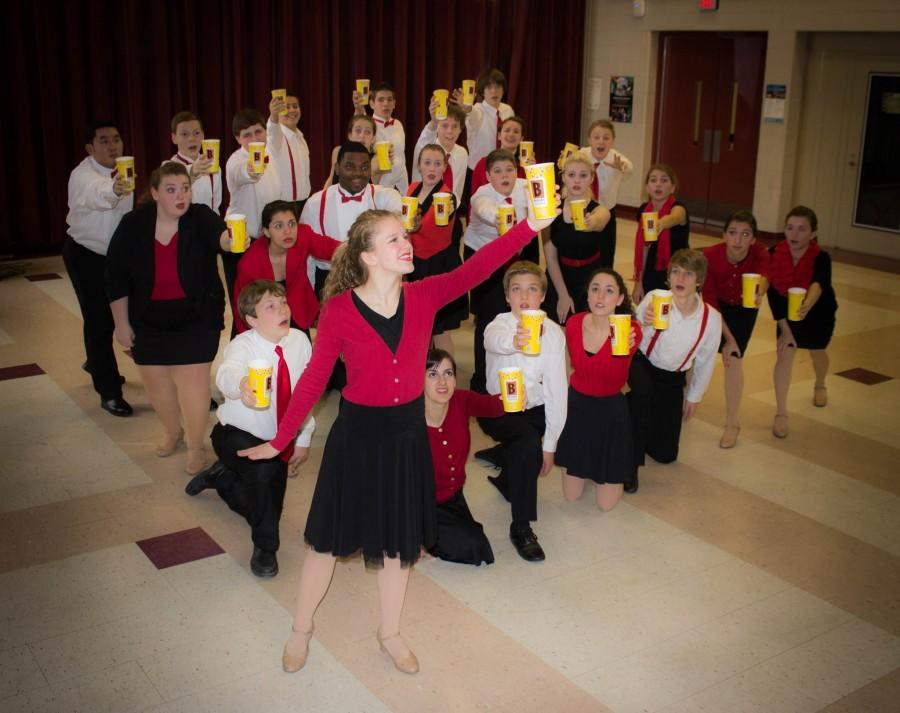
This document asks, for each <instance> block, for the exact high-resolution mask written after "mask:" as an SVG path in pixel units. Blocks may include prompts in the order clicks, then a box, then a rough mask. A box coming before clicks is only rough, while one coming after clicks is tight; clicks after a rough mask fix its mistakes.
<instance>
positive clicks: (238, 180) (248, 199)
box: [225, 121, 285, 238]
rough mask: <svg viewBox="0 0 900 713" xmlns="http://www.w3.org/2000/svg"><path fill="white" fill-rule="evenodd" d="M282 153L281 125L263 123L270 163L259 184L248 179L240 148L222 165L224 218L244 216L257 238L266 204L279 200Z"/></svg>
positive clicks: (246, 158)
mask: <svg viewBox="0 0 900 713" xmlns="http://www.w3.org/2000/svg"><path fill="white" fill-rule="evenodd" d="M284 152H285V148H284V134H283V133H281V124H276V123H273V122H271V121H269V122H266V155H267V156H268V157H269V162H268V163H267V164H266V170H265V173H263V175H262V178H260V179H259V180H258V181H255V182H254V181H253V179H252V178H251V177H250V176H251V173H250V165H249V161H250V154H249V153H248V152H247V149H245V148H243V147H241V148H239V149H238V150H237V151H235V152H234V153H233V154H231V156H229V157H228V163H227V164H226V165H225V182H226V184H227V185H228V193H229V194H230V195H231V203H229V205H228V210H226V211H225V215H226V216H229V215H231V214H232V213H243V214H244V215H245V216H247V234H248V235H249V236H250V237H251V238H258V237H259V236H260V235H261V234H262V230H261V227H260V218H261V217H262V209H263V208H265V207H266V204H267V203H271V202H272V201H277V200H278V199H279V198H280V197H281V176H280V174H279V173H278V161H279V160H280V159H281V154H282V153H284Z"/></svg>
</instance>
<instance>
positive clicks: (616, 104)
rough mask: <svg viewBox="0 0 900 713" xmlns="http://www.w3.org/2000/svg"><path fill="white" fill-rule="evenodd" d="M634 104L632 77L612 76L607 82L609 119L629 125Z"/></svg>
mask: <svg viewBox="0 0 900 713" xmlns="http://www.w3.org/2000/svg"><path fill="white" fill-rule="evenodd" d="M633 104H634V77H623V76H613V77H611V78H610V80H609V118H610V121H615V122H618V123H619V124H630V123H631V118H632V109H633Z"/></svg>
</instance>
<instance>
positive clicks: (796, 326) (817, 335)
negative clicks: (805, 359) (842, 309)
mask: <svg viewBox="0 0 900 713" xmlns="http://www.w3.org/2000/svg"><path fill="white" fill-rule="evenodd" d="M774 251H775V247H774V246H773V247H772V248H770V249H769V252H770V253H774ZM811 282H817V283H819V286H820V287H821V288H822V295H821V296H820V297H819V299H818V300H816V303H815V304H814V305H813V308H812V309H811V310H810V311H809V312H808V313H807V315H806V317H805V318H804V319H801V320H800V321H799V322H790V327H791V333H792V334H793V335H794V340H795V341H796V342H797V347H799V348H800V349H825V348H826V347H827V346H828V344H829V343H830V342H831V337H832V335H833V334H834V324H835V315H836V313H837V308H838V305H837V298H836V297H835V294H834V287H833V286H832V284H831V256H830V255H829V254H828V253H827V252H825V251H824V250H822V251H821V252H819V254H818V255H816V259H815V262H813V274H812V280H811ZM767 296H768V298H769V307H770V308H771V310H772V317H773V318H774V319H775V321H776V322H777V321H778V320H779V319H785V318H787V303H788V299H787V296H786V295H782V294H781V293H780V292H779V291H778V290H776V289H775V288H774V287H772V286H771V285H770V286H769V291H768V293H767ZM775 333H776V337H777V336H779V335H780V334H781V327H779V326H777V324H776V327H775Z"/></svg>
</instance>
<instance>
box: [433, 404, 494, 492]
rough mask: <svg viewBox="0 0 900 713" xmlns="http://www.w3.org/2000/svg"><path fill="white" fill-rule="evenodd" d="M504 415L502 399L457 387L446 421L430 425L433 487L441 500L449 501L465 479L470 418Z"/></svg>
mask: <svg viewBox="0 0 900 713" xmlns="http://www.w3.org/2000/svg"><path fill="white" fill-rule="evenodd" d="M502 415H503V402H502V401H500V399H499V398H497V397H496V396H490V395H487V394H476V393H475V392H473V391H466V390H465V389H457V390H456V391H454V392H453V396H452V397H451V398H450V404H449V405H448V407H447V415H446V416H444V422H443V423H442V424H441V425H440V426H438V427H436V428H432V427H431V426H429V427H428V442H429V444H430V445H431V460H432V462H433V463H434V489H435V495H436V497H437V501H438V502H439V503H443V502H447V501H448V500H449V499H450V498H452V497H453V496H454V495H455V494H456V493H458V492H459V491H460V490H462V487H463V485H465V483H466V459H467V458H468V457H469V447H470V446H471V444H472V439H471V436H470V434H469V418H471V417H472V416H484V417H487V418H497V417H499V416H502Z"/></svg>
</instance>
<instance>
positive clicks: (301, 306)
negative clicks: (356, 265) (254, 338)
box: [231, 225, 340, 334]
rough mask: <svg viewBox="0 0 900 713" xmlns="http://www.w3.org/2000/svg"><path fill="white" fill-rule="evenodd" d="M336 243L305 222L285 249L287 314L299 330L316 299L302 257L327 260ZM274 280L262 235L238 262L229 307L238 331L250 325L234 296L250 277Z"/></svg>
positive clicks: (312, 317) (314, 310) (308, 322)
mask: <svg viewBox="0 0 900 713" xmlns="http://www.w3.org/2000/svg"><path fill="white" fill-rule="evenodd" d="M339 245H340V243H339V242H338V241H337V240H333V239H332V238H329V237H327V236H325V235H319V234H318V233H315V232H313V230H312V228H310V227H309V226H308V225H298V226H297V242H296V243H294V245H293V246H292V247H291V248H289V249H288V251H287V261H286V264H285V269H284V276H285V282H286V283H287V301H288V305H289V306H290V308H291V317H292V318H293V320H294V321H295V322H296V323H297V325H298V326H300V327H302V328H303V329H309V328H310V327H311V326H312V325H313V323H314V322H315V321H316V315H318V314H319V300H317V299H316V293H315V292H313V288H312V285H310V284H309V277H307V274H306V258H307V257H308V256H309V255H312V256H313V257H314V258H318V259H319V260H331V256H332V255H334V251H335V250H337V248H338V246H339ZM274 279H275V273H274V272H273V270H272V261H271V260H269V239H268V238H267V237H265V236H263V237H261V238H259V239H258V240H254V241H253V245H251V246H250V248H249V249H248V250H247V252H245V253H244V255H243V257H241V259H240V262H238V268H237V277H236V278H235V280H234V299H233V300H232V301H231V306H232V311H233V313H234V324H235V328H236V329H237V331H238V333H239V334H240V333H241V332H246V331H247V330H248V329H249V328H250V327H249V325H247V324H245V323H244V320H243V319H241V316H240V314H238V309H237V304H238V295H240V294H241V290H242V289H244V287H246V286H247V285H249V284H250V283H251V282H253V281H254V280H274Z"/></svg>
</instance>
